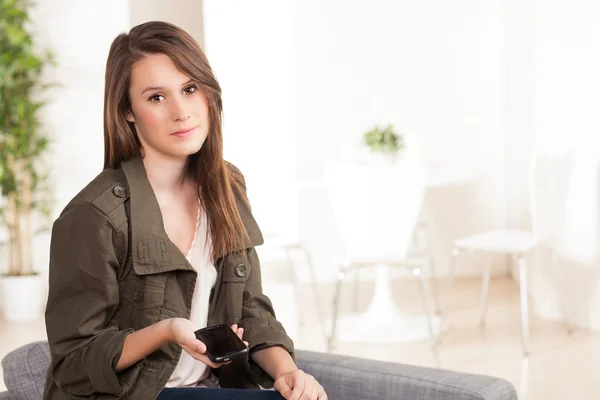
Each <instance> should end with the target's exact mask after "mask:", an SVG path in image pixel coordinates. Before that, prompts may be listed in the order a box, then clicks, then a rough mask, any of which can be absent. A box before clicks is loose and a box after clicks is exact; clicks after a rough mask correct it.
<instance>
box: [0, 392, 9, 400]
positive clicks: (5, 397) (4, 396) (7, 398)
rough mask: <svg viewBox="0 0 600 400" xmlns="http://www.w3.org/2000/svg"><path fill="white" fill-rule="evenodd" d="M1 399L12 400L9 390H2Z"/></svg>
mask: <svg viewBox="0 0 600 400" xmlns="http://www.w3.org/2000/svg"><path fill="white" fill-rule="evenodd" d="M0 400H10V397H9V396H8V392H0Z"/></svg>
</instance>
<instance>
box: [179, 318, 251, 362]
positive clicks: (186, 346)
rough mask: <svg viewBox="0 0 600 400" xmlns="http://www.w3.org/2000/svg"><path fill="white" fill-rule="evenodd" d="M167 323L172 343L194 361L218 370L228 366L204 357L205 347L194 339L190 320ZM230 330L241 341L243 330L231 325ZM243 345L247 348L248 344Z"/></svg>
mask: <svg viewBox="0 0 600 400" xmlns="http://www.w3.org/2000/svg"><path fill="white" fill-rule="evenodd" d="M169 322H170V323H169V331H170V336H171V339H172V341H173V342H175V343H177V344H178V345H179V346H180V347H181V348H182V349H183V350H185V352H186V353H188V354H189V355H190V356H192V357H193V358H194V359H196V360H198V361H201V362H203V363H204V364H206V365H208V366H209V367H211V368H219V367H220V366H221V365H223V364H229V362H226V363H221V364H216V363H213V362H212V361H211V360H210V358H208V356H207V355H206V345H205V344H204V343H202V342H201V341H200V340H198V339H196V335H195V334H194V332H195V331H196V329H194V326H193V325H192V323H191V322H190V320H188V319H185V318H173V319H171V320H170V321H169ZM231 329H233V331H234V332H235V333H236V334H237V335H238V336H239V338H240V339H242V337H243V334H244V329H243V328H238V326H237V325H233V326H232V327H231ZM244 343H245V344H246V346H248V342H244Z"/></svg>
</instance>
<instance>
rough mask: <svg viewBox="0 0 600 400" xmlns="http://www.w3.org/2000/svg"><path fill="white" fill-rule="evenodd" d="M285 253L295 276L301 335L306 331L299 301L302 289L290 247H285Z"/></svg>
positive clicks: (295, 294)
mask: <svg viewBox="0 0 600 400" xmlns="http://www.w3.org/2000/svg"><path fill="white" fill-rule="evenodd" d="M283 251H284V252H285V260H286V262H287V264H288V268H289V269H290V271H291V272H292V273H293V274H294V283H293V285H294V296H295V298H296V312H297V313H298V330H299V332H300V333H301V332H302V331H303V330H304V323H305V320H304V316H303V315H302V311H303V310H302V308H301V307H300V304H301V302H300V301H298V300H299V299H300V296H301V293H300V289H299V287H298V278H297V272H298V271H296V263H295V262H294V259H293V257H292V251H291V249H290V248H289V247H284V248H283Z"/></svg>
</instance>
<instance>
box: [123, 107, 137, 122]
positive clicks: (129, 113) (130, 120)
mask: <svg viewBox="0 0 600 400" xmlns="http://www.w3.org/2000/svg"><path fill="white" fill-rule="evenodd" d="M125 119H126V120H127V121H129V122H133V123H134V124H135V117H134V115H133V113H132V112H131V110H129V111H127V115H125Z"/></svg>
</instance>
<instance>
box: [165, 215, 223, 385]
mask: <svg viewBox="0 0 600 400" xmlns="http://www.w3.org/2000/svg"><path fill="white" fill-rule="evenodd" d="M207 232H208V226H207V219H206V213H205V212H204V211H203V210H202V209H201V206H199V207H198V217H197V220H196V233H195V234H194V239H193V241H192V245H191V246H190V250H189V251H188V254H187V255H186V257H187V259H188V261H189V262H190V264H191V265H192V267H194V269H195V270H196V272H197V273H198V277H197V278H196V286H195V287H194V296H193V297H192V309H191V311H190V321H192V324H193V325H194V330H198V329H201V328H205V327H206V324H207V320H208V301H209V297H210V291H211V289H212V288H213V287H214V286H215V283H216V281H217V270H216V269H215V266H214V263H213V261H212V260H211V258H210V249H211V240H210V235H207V234H206V233H207ZM211 373H212V370H211V368H210V367H209V366H208V365H206V364H204V363H203V362H201V361H198V360H195V359H194V358H192V356H190V355H189V354H188V353H187V352H186V351H185V350H182V351H181V357H180V358H179V362H178V364H177V367H175V370H174V371H173V374H172V375H171V377H170V378H169V381H168V382H167V384H166V387H185V386H199V384H200V383H201V382H202V381H204V380H207V378H210V379H209V380H210V381H212V382H213V383H214V380H215V379H216V378H214V377H213V376H211V375H212V374H211ZM207 383H209V382H207Z"/></svg>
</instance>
